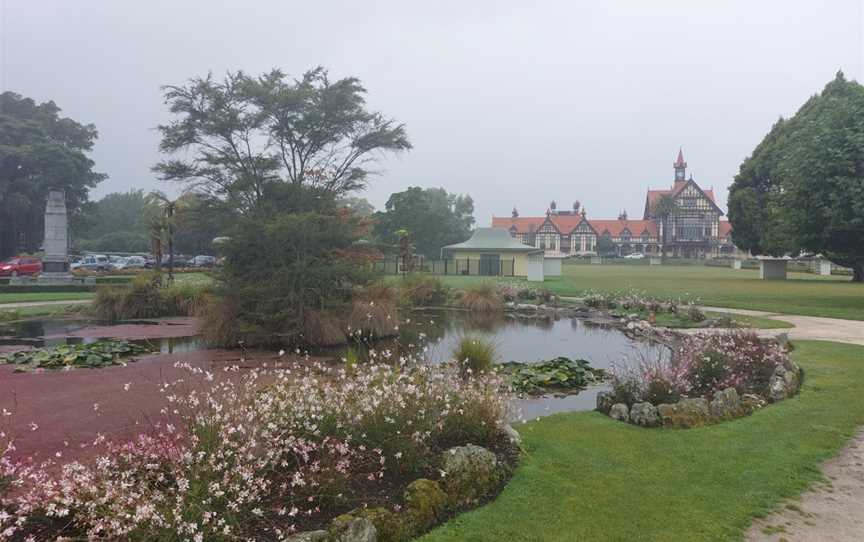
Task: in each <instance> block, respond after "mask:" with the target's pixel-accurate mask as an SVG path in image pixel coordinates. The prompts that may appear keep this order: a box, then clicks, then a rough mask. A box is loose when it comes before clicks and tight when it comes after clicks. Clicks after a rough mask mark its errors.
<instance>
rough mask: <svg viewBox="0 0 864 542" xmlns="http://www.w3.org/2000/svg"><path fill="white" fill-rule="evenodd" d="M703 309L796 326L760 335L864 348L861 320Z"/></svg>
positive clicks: (714, 308) (768, 331)
mask: <svg viewBox="0 0 864 542" xmlns="http://www.w3.org/2000/svg"><path fill="white" fill-rule="evenodd" d="M702 309H704V310H709V311H713V312H726V313H732V314H744V315H748V316H761V317H763V318H770V319H772V320H783V321H784V322H789V323H790V324H792V325H794V326H795V327H794V328H791V329H763V330H760V331H759V333H760V334H764V335H773V336H776V335H780V334H782V333H786V334H788V336H789V338H790V339H792V340H796V339H797V340H814V341H834V342H838V343H847V344H857V345H860V346H864V321H861V320H841V319H839V318H820V317H816V316H796V315H794V314H777V313H774V312H764V311H751V310H744V309H725V308H721V307H702Z"/></svg>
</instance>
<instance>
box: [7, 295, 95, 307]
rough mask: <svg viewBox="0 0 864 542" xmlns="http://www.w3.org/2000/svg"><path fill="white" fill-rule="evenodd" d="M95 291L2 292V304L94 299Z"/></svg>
mask: <svg viewBox="0 0 864 542" xmlns="http://www.w3.org/2000/svg"><path fill="white" fill-rule="evenodd" d="M94 295H95V294H94V293H93V292H28V293H21V294H0V305H2V304H4V303H28V302H34V303H35V302H39V301H73V300H78V299H93V296H94Z"/></svg>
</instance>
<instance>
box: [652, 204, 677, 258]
mask: <svg viewBox="0 0 864 542" xmlns="http://www.w3.org/2000/svg"><path fill="white" fill-rule="evenodd" d="M676 209H677V205H676V204H675V198H673V197H672V196H671V195H669V194H661V195H660V197H659V198H657V201H655V202H654V209H653V215H654V217H655V218H659V219H660V223H661V224H662V227H661V229H662V230H663V231H662V235H660V256H661V257H665V256H666V240H667V235H668V234H667V232H668V230H669V217H671V216H672V215H674V214H675V211H676Z"/></svg>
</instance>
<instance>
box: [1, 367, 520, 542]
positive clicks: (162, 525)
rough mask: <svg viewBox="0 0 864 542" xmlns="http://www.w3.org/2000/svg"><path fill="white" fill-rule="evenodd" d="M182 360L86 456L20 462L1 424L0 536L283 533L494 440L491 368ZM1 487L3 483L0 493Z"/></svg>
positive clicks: (390, 497)
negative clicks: (134, 433)
mask: <svg viewBox="0 0 864 542" xmlns="http://www.w3.org/2000/svg"><path fill="white" fill-rule="evenodd" d="M395 365H396V366H394V364H390V365H385V364H370V365H360V366H356V367H353V368H351V371H350V374H349V372H348V371H346V369H344V368H341V367H340V368H331V367H327V366H323V365H318V364H310V365H303V366H299V365H294V366H291V367H288V368H282V369H272V370H254V371H251V372H249V373H246V374H240V373H239V371H238V370H237V369H236V368H231V369H226V371H225V373H224V374H215V375H214V374H212V373H209V372H206V371H203V370H202V369H198V368H192V367H189V366H186V367H185V368H186V369H187V370H188V371H189V373H191V375H192V376H194V382H195V384H192V383H191V382H193V378H192V377H190V378H184V379H179V380H177V381H175V382H172V383H167V384H164V385H163V391H164V393H165V397H166V400H167V404H168V406H167V407H166V408H165V409H164V415H165V419H164V420H163V421H161V422H160V423H159V424H157V425H156V426H155V427H154V428H153V431H152V432H150V433H148V434H142V435H139V437H138V438H137V439H135V440H133V441H130V442H124V443H113V442H108V441H105V439H102V438H100V439H98V440H97V442H95V443H94V446H95V447H96V448H97V449H99V450H101V453H99V454H98V456H97V457H95V458H93V459H92V460H88V461H71V462H67V463H60V462H59V461H58V462H55V463H51V462H46V463H43V464H39V465H29V464H26V463H23V462H16V461H12V460H11V459H10V453H11V452H12V451H13V448H12V447H11V445H8V446H6V447H3V436H2V435H0V452H3V454H2V456H0V540H13V539H14V540H19V539H20V540H53V539H56V538H57V537H64V536H65V537H70V538H76V539H100V540H103V539H104V540H167V541H172V540H178V541H179V540H195V541H202V540H207V541H229V540H231V541H234V540H284V539H285V538H287V537H288V536H289V535H290V534H291V533H293V532H295V531H296V530H298V529H301V528H306V527H310V526H317V525H321V524H322V523H323V522H325V521H327V520H328V519H330V518H332V517H333V516H335V515H337V514H338V513H341V512H344V511H346V510H349V509H353V508H355V507H357V506H361V505H363V504H370V505H371V504H375V505H392V506H396V505H398V499H399V497H398V495H401V489H402V488H401V487H399V488H398V490H397V489H394V490H392V491H390V492H388V488H395V487H397V486H398V484H399V482H401V480H403V479H405V478H406V477H408V476H416V475H423V474H426V473H428V472H429V471H430V470H431V468H432V467H433V458H434V457H436V456H437V455H438V453H439V452H440V451H441V450H443V449H446V448H447V447H450V446H453V445H460V444H466V443H468V442H471V443H474V444H479V445H482V446H486V447H489V448H492V449H496V448H500V447H501V446H502V445H503V444H502V443H503V442H505V438H504V437H503V434H502V424H503V423H504V421H505V420H506V416H507V409H508V405H509V401H508V398H507V397H506V396H505V395H502V394H501V393H500V392H499V389H500V387H501V384H502V383H501V382H500V380H499V379H497V378H496V377H494V376H487V377H476V378H472V379H468V380H465V379H463V378H461V377H460V376H459V374H458V372H457V371H456V370H455V369H454V368H453V367H442V366H436V367H431V366H419V367H414V366H411V367H408V366H405V365H401V364H395ZM4 495H5V496H4Z"/></svg>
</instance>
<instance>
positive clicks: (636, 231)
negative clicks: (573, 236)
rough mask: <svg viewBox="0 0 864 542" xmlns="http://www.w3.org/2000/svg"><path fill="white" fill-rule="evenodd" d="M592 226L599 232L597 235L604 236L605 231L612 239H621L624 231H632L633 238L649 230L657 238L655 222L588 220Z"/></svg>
mask: <svg viewBox="0 0 864 542" xmlns="http://www.w3.org/2000/svg"><path fill="white" fill-rule="evenodd" d="M588 222H590V223H591V226H593V227H594V229H595V230H597V233H599V234H601V235H602V234H603V232H604V231H609V235H611V236H612V237H620V236H621V232H623V231H624V229H625V228H626V229H628V230H630V234H631V235H632V236H633V237H639V236H641V235H642V232H643V231H645V230H648V235H651V236H652V237H656V236H657V223H656V222H654V221H653V220H594V219H593V218H592V219H590V220H588Z"/></svg>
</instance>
